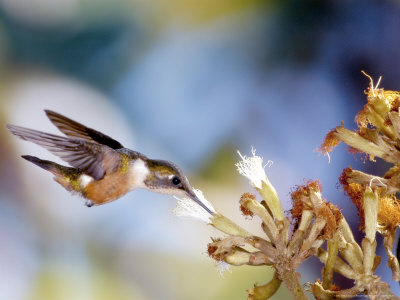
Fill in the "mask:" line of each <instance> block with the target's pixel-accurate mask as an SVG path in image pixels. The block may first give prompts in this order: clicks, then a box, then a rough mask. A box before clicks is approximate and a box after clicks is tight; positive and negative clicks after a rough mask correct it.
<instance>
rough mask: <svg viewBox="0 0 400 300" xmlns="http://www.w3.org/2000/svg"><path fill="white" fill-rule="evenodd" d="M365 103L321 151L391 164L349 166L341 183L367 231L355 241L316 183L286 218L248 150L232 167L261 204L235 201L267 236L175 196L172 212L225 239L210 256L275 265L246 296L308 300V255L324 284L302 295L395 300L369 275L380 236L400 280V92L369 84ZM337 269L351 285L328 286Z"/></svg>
mask: <svg viewBox="0 0 400 300" xmlns="http://www.w3.org/2000/svg"><path fill="white" fill-rule="evenodd" d="M367 100H368V103H367V104H366V105H365V107H364V109H363V110H362V111H361V112H360V113H359V114H358V115H357V117H356V121H357V123H358V130H356V131H350V130H348V129H346V128H344V126H343V124H342V125H341V126H338V127H337V128H335V129H333V130H332V131H331V132H329V133H328V134H327V136H326V138H325V141H324V143H323V144H322V146H321V148H320V150H321V152H322V153H324V154H328V152H330V151H332V150H333V148H334V147H335V146H337V145H338V144H339V143H340V142H344V143H346V144H347V145H348V146H349V150H350V151H351V152H360V153H365V154H366V158H369V159H371V160H374V158H375V157H380V158H382V159H384V160H385V161H387V162H389V163H392V164H394V166H393V167H392V168H391V169H389V170H388V172H387V173H386V174H385V176H384V177H377V176H375V175H370V174H365V173H363V172H360V171H356V170H353V169H351V168H347V169H345V170H344V171H343V173H342V175H341V176H340V178H339V179H340V182H341V184H342V186H343V189H344V190H345V192H346V193H347V194H348V195H349V197H350V198H351V199H352V201H353V203H354V204H355V205H356V206H357V209H358V214H359V217H360V230H362V231H363V232H364V234H365V236H364V238H363V240H362V242H361V244H358V243H357V242H356V241H355V239H354V236H353V233H352V231H351V229H350V227H349V225H348V223H347V221H346V219H345V218H344V217H343V215H342V213H341V212H340V210H339V209H338V208H337V207H336V206H335V205H333V204H332V203H330V202H327V201H326V200H325V199H323V198H322V195H321V184H320V182H319V181H309V182H307V183H306V184H305V185H304V186H299V187H297V188H296V190H295V191H294V192H292V194H291V196H292V209H291V214H290V218H289V217H286V216H285V215H284V213H283V210H282V206H281V202H280V200H279V197H278V194H277V192H276V190H275V188H274V187H273V185H272V184H271V183H270V181H269V180H268V177H267V176H266V174H265V171H264V166H263V160H262V158H261V157H259V156H257V155H256V154H255V151H254V150H253V151H252V152H253V153H252V154H253V155H252V156H250V157H246V156H242V155H241V154H240V153H239V155H240V156H241V159H242V160H241V161H240V162H239V163H238V164H237V168H238V171H239V173H241V174H242V175H244V176H246V177H247V178H248V179H249V180H250V184H251V185H252V186H253V187H254V189H255V190H256V191H257V192H258V194H259V195H260V196H261V198H262V199H263V200H262V201H261V202H259V201H257V200H256V196H255V195H253V194H250V193H245V194H243V195H242V197H241V198H240V201H239V202H240V209H241V211H242V213H243V214H244V215H245V216H251V217H252V216H257V217H258V218H259V219H260V221H261V227H262V229H263V231H264V233H265V236H263V237H258V236H255V235H253V234H251V233H249V232H247V231H246V230H245V229H243V228H241V227H239V226H238V225H236V224H235V223H234V222H232V221H231V220H229V219H228V218H226V217H224V216H223V215H222V214H220V213H218V212H216V211H215V209H214V208H213V207H212V205H211V204H210V203H209V202H208V201H207V200H206V199H205V198H204V196H203V195H202V193H201V192H200V191H197V192H196V193H197V195H198V196H199V198H201V199H202V200H203V201H204V203H205V204H206V206H207V207H209V208H210V210H211V211H212V212H213V213H212V214H209V213H208V212H207V211H205V210H204V209H202V208H201V207H199V206H198V205H197V204H195V203H193V202H192V201H190V200H189V199H178V207H177V208H176V210H175V212H176V214H177V215H190V216H193V217H197V218H199V219H201V220H202V221H204V222H206V223H208V224H210V225H212V226H214V227H215V228H217V229H218V230H220V231H222V232H223V233H225V234H226V236H225V237H224V238H218V239H213V240H212V242H211V243H210V244H209V245H208V254H209V255H210V257H211V258H213V259H214V260H216V261H217V262H220V263H221V262H223V264H229V265H234V266H241V265H251V266H259V265H266V266H271V267H273V269H274V270H275V274H274V276H273V278H272V280H271V281H270V282H268V283H267V284H265V285H262V286H258V285H254V287H253V288H251V289H249V290H248V293H249V299H253V300H254V299H268V298H270V297H271V296H272V295H273V294H274V293H275V292H276V291H277V290H278V288H279V287H280V285H281V283H282V282H283V283H284V284H285V285H286V286H287V288H288V289H289V291H290V292H291V293H292V295H293V297H294V298H295V299H308V298H307V296H306V291H305V290H304V289H303V286H302V285H301V284H300V282H299V277H300V274H298V273H297V271H296V270H297V268H298V267H299V265H300V264H301V263H303V262H304V261H305V260H307V259H308V258H309V257H311V256H316V257H318V258H319V259H320V261H321V262H322V263H323V264H324V267H323V269H322V272H321V273H322V274H321V276H322V280H319V279H317V280H316V281H315V282H314V283H308V288H307V291H309V292H311V293H312V294H313V295H314V296H315V297H316V298H317V299H337V298H339V299H350V298H352V297H354V296H356V295H358V294H360V293H364V294H365V295H366V296H368V297H369V298H370V299H399V298H397V297H396V296H395V295H394V294H393V292H392V291H391V290H390V287H389V285H388V284H387V283H385V282H383V281H382V280H381V278H380V277H379V276H377V275H375V274H374V273H375V270H376V268H377V267H378V265H379V264H380V257H379V256H376V255H375V250H376V246H377V241H376V232H378V233H379V234H381V235H382V236H383V243H384V247H385V249H386V253H387V255H388V261H389V263H388V265H389V267H390V268H391V270H392V274H393V280H395V281H399V280H400V267H399V261H398V259H397V258H396V256H395V255H394V254H393V252H392V251H393V243H394V238H395V234H396V229H397V227H399V225H400V204H399V200H398V199H397V198H396V195H395V194H396V192H398V191H400V113H399V106H400V93H398V92H393V91H385V90H383V89H379V88H378V86H374V85H373V83H372V80H371V86H370V88H369V90H368V93H367ZM291 224H292V226H290V225H291ZM325 242H326V243H325ZM335 272H336V273H339V274H341V275H343V276H345V277H347V278H349V279H352V280H353V281H354V286H353V287H351V288H349V289H340V288H339V287H338V286H335V285H334V284H333V282H332V278H333V274H334V273H335Z"/></svg>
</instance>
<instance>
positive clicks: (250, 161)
mask: <svg viewBox="0 0 400 300" xmlns="http://www.w3.org/2000/svg"><path fill="white" fill-rule="evenodd" d="M251 153H252V154H253V156H251V157H247V156H246V155H242V154H241V153H240V152H239V151H238V154H239V156H240V158H241V159H242V160H241V161H239V162H238V163H237V164H236V167H237V170H238V172H239V173H240V174H241V175H243V176H245V177H247V178H248V179H249V180H250V183H251V184H252V185H253V186H254V187H256V188H259V189H261V188H262V182H263V181H264V182H266V180H267V175H266V174H265V170H264V166H263V159H262V157H260V156H257V155H256V150H255V149H254V148H253V147H252V148H251ZM271 163H272V162H271V161H268V164H267V165H269V166H271V165H272V164H271Z"/></svg>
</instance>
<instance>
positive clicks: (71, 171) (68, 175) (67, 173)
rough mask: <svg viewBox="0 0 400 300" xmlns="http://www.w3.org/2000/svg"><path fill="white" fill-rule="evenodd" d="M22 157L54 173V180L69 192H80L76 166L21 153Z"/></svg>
mask: <svg viewBox="0 0 400 300" xmlns="http://www.w3.org/2000/svg"><path fill="white" fill-rule="evenodd" d="M21 157H22V158H24V159H26V160H27V161H30V162H31V163H33V164H35V165H37V166H39V167H41V168H42V169H45V170H47V171H49V172H50V173H52V174H53V175H54V180H55V181H56V182H58V183H59V184H61V185H62V186H63V187H64V188H65V189H66V190H68V191H70V192H80V183H79V176H80V175H81V172H80V171H79V170H78V169H76V168H70V167H66V166H62V165H59V164H57V163H55V162H52V161H50V160H44V159H40V158H37V157H35V156H31V155H22V156H21Z"/></svg>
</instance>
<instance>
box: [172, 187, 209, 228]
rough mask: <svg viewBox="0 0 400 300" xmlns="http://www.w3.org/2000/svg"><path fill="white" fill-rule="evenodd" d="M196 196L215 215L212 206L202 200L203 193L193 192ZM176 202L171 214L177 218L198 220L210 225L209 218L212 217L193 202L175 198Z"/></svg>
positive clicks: (184, 198) (204, 199)
mask: <svg viewBox="0 0 400 300" xmlns="http://www.w3.org/2000/svg"><path fill="white" fill-rule="evenodd" d="M193 191H194V193H195V194H196V196H197V197H198V198H199V199H200V200H201V202H202V203H203V204H204V205H205V206H206V207H207V208H208V209H209V210H211V211H212V212H213V213H216V211H215V208H214V207H213V206H212V204H211V203H210V202H209V201H207V200H206V198H204V195H203V193H202V192H201V191H200V190H196V189H194V190H193ZM175 198H176V199H177V200H178V202H177V206H176V207H175V208H174V210H173V212H174V214H175V215H176V216H178V217H192V218H195V219H198V220H200V221H202V222H205V223H210V222H211V221H210V218H211V217H212V215H211V214H210V213H209V212H208V211H207V210H205V209H204V208H203V207H201V206H200V205H199V204H197V203H196V202H194V201H193V200H192V199H190V198H187V197H183V198H180V197H175Z"/></svg>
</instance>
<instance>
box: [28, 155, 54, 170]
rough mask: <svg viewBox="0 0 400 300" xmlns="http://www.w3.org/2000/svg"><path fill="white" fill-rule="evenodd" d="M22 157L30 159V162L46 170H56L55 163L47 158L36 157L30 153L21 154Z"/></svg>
mask: <svg viewBox="0 0 400 300" xmlns="http://www.w3.org/2000/svg"><path fill="white" fill-rule="evenodd" d="M21 157H22V158H23V159H26V160H27V161H30V162H31V163H33V164H35V165H37V166H39V167H41V168H42V169H45V170H47V171H50V172H52V173H54V172H55V171H56V169H57V168H56V166H55V165H56V163H54V162H52V161H49V160H43V159H40V158H37V157H35V156H31V155H21Z"/></svg>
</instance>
